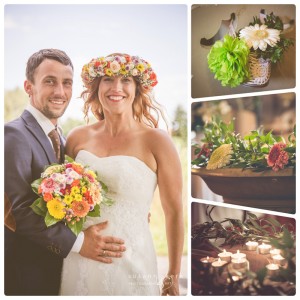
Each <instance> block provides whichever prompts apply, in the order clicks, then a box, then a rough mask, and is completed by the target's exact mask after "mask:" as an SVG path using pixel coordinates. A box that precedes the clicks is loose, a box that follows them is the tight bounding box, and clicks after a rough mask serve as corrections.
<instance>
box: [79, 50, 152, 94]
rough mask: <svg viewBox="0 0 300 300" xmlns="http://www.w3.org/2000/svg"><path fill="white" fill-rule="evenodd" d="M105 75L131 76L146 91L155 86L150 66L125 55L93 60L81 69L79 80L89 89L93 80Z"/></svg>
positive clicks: (141, 60) (143, 61)
mask: <svg viewBox="0 0 300 300" xmlns="http://www.w3.org/2000/svg"><path fill="white" fill-rule="evenodd" d="M105 75H106V76H119V75H121V76H124V77H127V76H133V77H135V78H136V79H137V80H138V81H139V82H140V84H141V85H142V86H143V87H144V88H146V89H151V88H152V87H154V86H155V85H156V84H157V79H156V74H155V73H154V72H153V70H152V68H151V65H150V64H149V63H148V62H147V61H145V60H143V59H142V58H140V57H138V56H130V55H127V54H112V55H109V56H106V57H98V58H93V59H92V60H91V61H90V62H89V63H87V64H85V65H84V66H83V67H82V72H81V78H82V80H83V82H84V84H85V86H86V87H89V86H90V84H91V83H92V82H93V80H94V79H95V78H97V77H102V76H105Z"/></svg>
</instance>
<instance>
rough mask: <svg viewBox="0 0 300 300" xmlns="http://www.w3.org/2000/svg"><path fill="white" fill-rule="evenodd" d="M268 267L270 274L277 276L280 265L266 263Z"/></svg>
mask: <svg viewBox="0 0 300 300" xmlns="http://www.w3.org/2000/svg"><path fill="white" fill-rule="evenodd" d="M266 268H267V274H268V275H269V276H276V275H278V274H279V266H278V265H277V264H268V265H266Z"/></svg>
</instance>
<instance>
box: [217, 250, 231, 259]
mask: <svg viewBox="0 0 300 300" xmlns="http://www.w3.org/2000/svg"><path fill="white" fill-rule="evenodd" d="M231 255H232V253H231V252H227V251H226V250H225V249H224V250H223V252H221V253H219V254H218V256H219V258H220V259H221V260H224V261H227V262H230V261H231Z"/></svg>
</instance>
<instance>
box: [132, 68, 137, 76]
mask: <svg viewBox="0 0 300 300" xmlns="http://www.w3.org/2000/svg"><path fill="white" fill-rule="evenodd" d="M138 73H139V71H138V70H137V69H133V70H132V71H131V75H132V76H137V75H138Z"/></svg>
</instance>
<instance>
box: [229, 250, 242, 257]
mask: <svg viewBox="0 0 300 300" xmlns="http://www.w3.org/2000/svg"><path fill="white" fill-rule="evenodd" d="M239 258H240V259H242V258H246V254H245V253H240V250H237V251H236V253H234V254H232V255H231V259H239Z"/></svg>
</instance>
